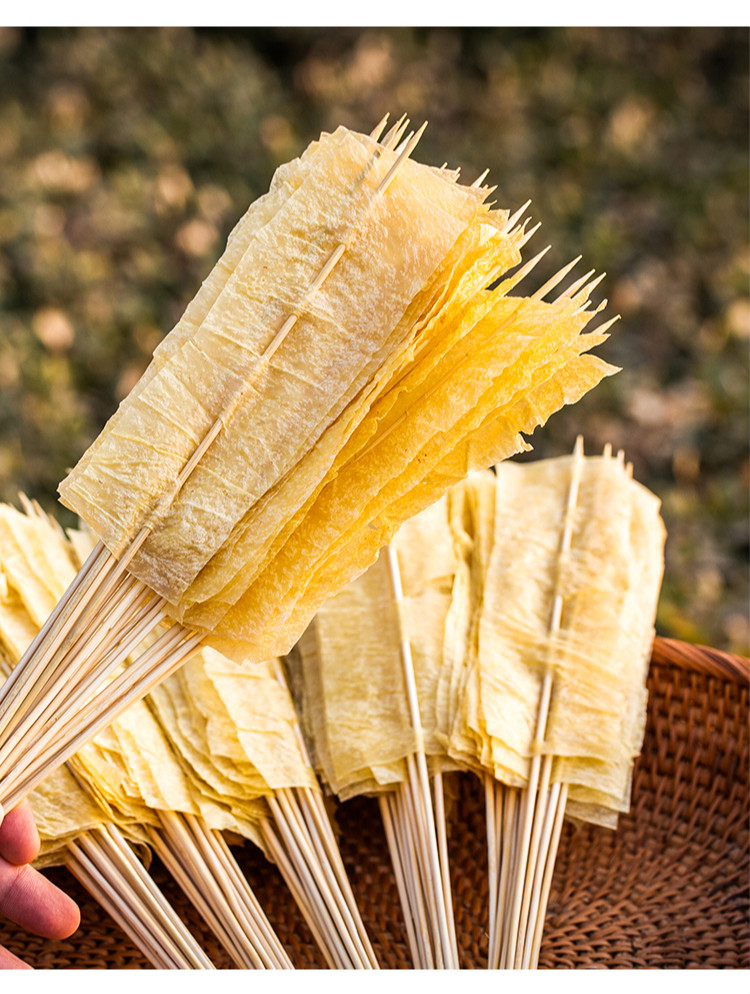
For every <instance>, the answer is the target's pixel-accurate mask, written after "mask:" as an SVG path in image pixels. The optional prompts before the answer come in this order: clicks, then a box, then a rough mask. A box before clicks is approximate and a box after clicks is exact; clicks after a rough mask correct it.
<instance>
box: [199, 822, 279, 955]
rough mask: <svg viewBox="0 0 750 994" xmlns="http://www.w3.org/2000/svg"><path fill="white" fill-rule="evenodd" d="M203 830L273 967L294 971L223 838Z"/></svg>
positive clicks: (216, 832)
mask: <svg viewBox="0 0 750 994" xmlns="http://www.w3.org/2000/svg"><path fill="white" fill-rule="evenodd" d="M203 830H204V832H205V835H206V839H207V840H208V842H209V844H210V845H211V846H212V847H213V849H214V851H215V852H216V854H217V856H218V858H219V859H220V860H221V861H222V863H223V865H224V867H225V869H226V872H227V874H228V875H229V877H230V879H231V880H232V881H233V884H234V886H235V887H236V889H237V892H238V893H239V894H240V895H241V896H242V897H243V899H244V904H245V906H246V908H247V909H248V913H249V914H250V915H251V917H252V920H253V922H254V924H255V927H256V928H257V930H258V933H259V935H261V936H262V937H263V940H264V943H265V948H266V949H267V950H268V952H269V955H272V956H273V957H274V959H275V963H274V965H275V966H276V968H278V969H285V970H289V969H294V965H293V963H292V961H291V960H290V959H289V956H288V955H287V952H286V950H285V949H284V947H283V946H282V944H281V941H280V939H279V937H278V936H277V935H276V932H275V931H274V930H273V927H272V926H271V923H270V922H269V921H268V918H267V917H266V914H265V912H264V911H263V908H262V907H261V906H260V902H259V901H258V899H257V897H256V896H255V893H254V891H253V890H252V888H251V887H250V884H249V883H248V881H247V879H246V878H245V876H244V875H243V873H242V872H241V870H240V868H239V866H238V864H237V861H236V860H235V858H234V856H233V854H232V851H231V849H230V848H229V846H228V845H227V843H226V841H225V839H224V836H223V835H222V834H221V832H219V831H217V830H208V829H206V827H205V826H204V827H203Z"/></svg>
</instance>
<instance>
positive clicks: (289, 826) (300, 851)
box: [269, 790, 372, 969]
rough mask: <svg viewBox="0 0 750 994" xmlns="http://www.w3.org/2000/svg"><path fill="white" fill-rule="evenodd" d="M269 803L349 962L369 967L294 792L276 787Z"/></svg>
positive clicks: (361, 966) (359, 967) (353, 926)
mask: <svg viewBox="0 0 750 994" xmlns="http://www.w3.org/2000/svg"><path fill="white" fill-rule="evenodd" d="M269 804H270V807H271V812H272V813H273V815H274V819H275V820H276V822H277V824H279V814H281V816H282V817H281V821H282V824H279V827H280V828H281V829H282V834H283V832H284V831H286V832H287V833H288V834H287V839H288V840H289V841H288V845H289V851H290V855H291V856H292V858H293V859H295V858H299V859H301V860H302V861H303V862H304V864H305V865H306V866H307V867H308V869H309V872H310V874H311V877H312V879H313V880H314V881H315V886H316V887H317V889H318V893H319V894H320V897H321V899H322V901H323V903H324V905H325V907H326V908H327V909H328V914H329V916H330V918H331V920H332V921H333V922H334V924H335V927H336V930H337V934H338V935H339V936H340V939H341V942H342V943H343V945H344V947H345V948H346V950H347V955H348V956H349V957H350V961H351V964H352V965H353V966H354V967H356V968H357V969H369V968H371V966H372V964H371V963H370V962H369V961H368V959H369V958H368V956H367V952H366V950H365V949H364V947H363V945H362V943H361V940H360V938H359V935H358V933H357V929H356V926H355V925H354V922H353V920H352V917H351V913H350V911H349V909H348V908H347V906H346V902H345V900H344V899H343V898H342V896H341V894H340V892H339V888H338V887H337V885H336V882H335V879H334V875H333V873H332V872H331V869H330V866H329V865H328V863H327V861H321V860H320V858H319V851H316V847H315V843H314V841H313V839H312V838H311V837H310V835H309V834H308V832H307V831H306V826H305V823H304V818H303V816H302V813H301V811H300V809H299V807H298V805H297V804H296V803H295V799H294V797H293V795H291V792H290V791H288V790H277V791H275V793H274V795H272V797H271V798H269ZM282 825H283V827H282Z"/></svg>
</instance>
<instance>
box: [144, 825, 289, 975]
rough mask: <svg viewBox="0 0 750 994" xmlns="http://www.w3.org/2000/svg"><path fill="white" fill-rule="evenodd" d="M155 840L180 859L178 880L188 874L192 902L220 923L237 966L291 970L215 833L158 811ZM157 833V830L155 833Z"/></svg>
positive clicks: (251, 895) (228, 948) (174, 857)
mask: <svg viewBox="0 0 750 994" xmlns="http://www.w3.org/2000/svg"><path fill="white" fill-rule="evenodd" d="M158 815H159V820H160V822H161V824H162V828H163V833H162V838H161V839H160V843H161V845H162V846H166V847H168V848H169V849H170V851H171V855H172V857H173V859H174V860H176V861H177V862H179V863H180V866H181V872H180V881H182V880H184V879H185V877H187V878H189V881H190V887H189V888H188V889H189V890H190V894H191V895H192V896H191V900H195V895H196V892H197V893H198V894H199V895H200V898H199V902H198V903H197V904H196V906H197V907H198V910H199V911H201V914H204V912H205V910H206V905H207V904H208V905H210V912H211V913H210V914H208V915H206V914H204V917H206V920H207V921H209V924H212V923H213V924H215V923H216V920H217V919H220V921H221V927H220V928H219V929H216V934H217V935H218V937H219V938H220V940H221V941H222V942H224V944H225V945H226V948H227V951H228V952H229V953H230V955H231V956H232V958H233V959H234V960H235V962H236V963H237V964H238V965H239V966H240V967H245V968H247V967H254V968H257V969H292V963H291V960H290V959H289V957H288V956H287V954H286V952H285V950H284V948H283V947H282V945H281V943H280V942H279V940H278V937H277V936H276V935H275V933H274V932H273V929H272V928H271V926H270V924H269V923H268V920H267V918H266V917H265V915H264V914H263V911H262V909H261V907H260V905H259V904H258V902H257V900H256V899H255V895H254V894H253V893H252V890H251V889H250V887H249V885H248V884H247V881H246V880H245V878H244V877H243V876H242V874H241V872H240V870H239V867H238V866H237V864H236V863H235V861H234V857H233V856H232V854H231V852H230V851H229V849H228V847H227V846H226V844H225V843H224V841H223V839H221V841H219V839H218V838H217V837H216V835H217V833H213V832H211V831H210V830H209V829H208V827H207V826H206V824H205V822H204V821H203V820H202V819H200V818H197V817H195V816H194V815H189V814H181V813H178V812H172V811H160V812H158ZM157 834H158V833H157Z"/></svg>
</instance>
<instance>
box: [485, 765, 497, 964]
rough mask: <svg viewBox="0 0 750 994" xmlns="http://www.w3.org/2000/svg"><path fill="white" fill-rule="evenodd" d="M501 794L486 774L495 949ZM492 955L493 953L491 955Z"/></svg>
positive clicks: (491, 925) (491, 929) (491, 931)
mask: <svg viewBox="0 0 750 994" xmlns="http://www.w3.org/2000/svg"><path fill="white" fill-rule="evenodd" d="M496 793H499V790H498V788H497V786H496V780H495V778H494V777H493V776H492V775H491V774H489V773H485V774H484V807H485V811H486V818H487V873H488V877H489V902H488V903H489V909H488V918H489V926H488V927H489V937H490V939H489V943H490V950H492V948H493V945H492V943H493V937H494V936H495V935H496V934H497V900H498V889H499V884H500V881H499V875H498V835H499V832H498V828H497V826H496V824H495V807H496V804H495V795H496ZM490 955H491V953H490Z"/></svg>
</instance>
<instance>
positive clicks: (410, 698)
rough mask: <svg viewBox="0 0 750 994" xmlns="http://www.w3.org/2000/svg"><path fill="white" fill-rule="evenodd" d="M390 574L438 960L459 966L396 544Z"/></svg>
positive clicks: (409, 763)
mask: <svg viewBox="0 0 750 994" xmlns="http://www.w3.org/2000/svg"><path fill="white" fill-rule="evenodd" d="M385 555H386V563H387V567H388V576H389V579H390V584H391V593H392V596H393V602H394V604H395V605H396V612H397V617H398V619H399V627H400V634H401V638H400V642H399V651H400V654H401V663H402V669H403V673H404V680H405V684H406V698H407V703H408V706H409V717H410V720H411V725H412V728H413V730H414V734H415V737H416V743H417V748H416V750H415V753H414V755H413V756H409V757H407V770H408V771H409V782H410V783H411V784H412V785H413V790H414V799H415V811H416V812H418V831H419V836H418V837H419V838H420V839H421V840H422V842H423V845H422V852H423V866H424V873H425V876H426V878H427V880H429V882H430V883H431V884H432V887H430V886H429V884H428V887H427V891H428V894H429V896H430V906H431V907H433V908H434V909H435V914H436V916H437V933H438V936H436V941H435V945H436V949H437V950H438V951H439V957H438V959H439V960H442V961H443V963H444V964H445V968H453V969H457V968H458V962H457V961H456V959H455V957H454V955H453V953H454V950H455V949H456V948H457V942H456V938H455V925H454V923H453V921H452V916H451V920H449V912H448V906H447V904H446V900H445V892H446V887H448V888H449V887H450V881H445V880H444V879H443V874H442V871H441V865H440V855H439V852H438V842H437V830H436V827H435V811H434V808H433V804H432V794H431V791H430V782H429V774H428V771H427V759H426V756H425V751H424V734H423V731H422V718H421V715H420V712H419V700H418V697H417V684H416V677H415V673H414V660H413V657H412V652H411V644H410V642H409V638H408V635H407V633H406V631H405V630H404V626H403V622H402V621H401V618H402V616H403V615H402V611H403V604H404V593H403V588H402V585H401V571H400V568H399V564H398V555H397V553H396V550H395V548H394V546H392V545H387V546H386V548H385Z"/></svg>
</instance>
